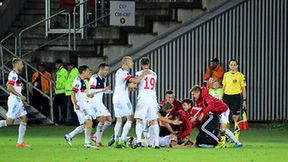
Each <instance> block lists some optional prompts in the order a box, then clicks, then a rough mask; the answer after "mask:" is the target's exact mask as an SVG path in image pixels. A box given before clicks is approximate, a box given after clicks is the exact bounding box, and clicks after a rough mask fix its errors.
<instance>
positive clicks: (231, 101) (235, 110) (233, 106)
mask: <svg viewBox="0 0 288 162" xmlns="http://www.w3.org/2000/svg"><path fill="white" fill-rule="evenodd" d="M223 101H224V102H225V103H226V104H227V106H228V107H229V109H230V112H232V114H233V115H240V114H241V108H242V97H241V95H240V94H237V95H226V94H224V96H223Z"/></svg>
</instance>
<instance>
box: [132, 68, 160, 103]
mask: <svg viewBox="0 0 288 162" xmlns="http://www.w3.org/2000/svg"><path fill="white" fill-rule="evenodd" d="M142 73H143V70H141V71H138V72H136V77H139V76H140V75H141V74H142ZM156 83H157V74H156V73H155V72H154V71H152V70H150V74H148V75H146V76H145V77H144V78H143V79H141V81H140V82H139V85H138V99H139V98H142V97H143V98H146V99H147V98H152V99H157V96H156Z"/></svg>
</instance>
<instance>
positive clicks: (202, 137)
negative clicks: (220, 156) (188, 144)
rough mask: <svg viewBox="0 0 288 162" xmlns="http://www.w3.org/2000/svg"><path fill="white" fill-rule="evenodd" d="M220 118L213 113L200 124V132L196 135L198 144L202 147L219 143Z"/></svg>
mask: <svg viewBox="0 0 288 162" xmlns="http://www.w3.org/2000/svg"><path fill="white" fill-rule="evenodd" d="M218 134H219V118H218V116H217V115H215V114H211V115H209V116H208V118H206V119H205V120H204V122H203V123H201V125H200V126H199V133H198V135H197V137H196V146H197V147H201V148H213V147H215V146H217V145H218V141H219V138H218Z"/></svg>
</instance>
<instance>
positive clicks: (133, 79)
mask: <svg viewBox="0 0 288 162" xmlns="http://www.w3.org/2000/svg"><path fill="white" fill-rule="evenodd" d="M148 74H150V71H149V70H143V72H142V74H141V75H140V76H139V77H136V78H130V79H129V82H132V83H135V84H138V83H139V82H140V81H141V79H143V78H144V77H145V76H146V75H148Z"/></svg>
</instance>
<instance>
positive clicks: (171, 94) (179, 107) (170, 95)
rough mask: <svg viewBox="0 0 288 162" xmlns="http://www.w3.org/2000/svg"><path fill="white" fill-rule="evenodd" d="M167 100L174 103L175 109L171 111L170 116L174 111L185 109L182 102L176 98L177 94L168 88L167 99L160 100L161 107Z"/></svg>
mask: <svg viewBox="0 0 288 162" xmlns="http://www.w3.org/2000/svg"><path fill="white" fill-rule="evenodd" d="M166 102H169V103H171V104H172V105H173V109H172V110H171V111H170V112H169V115H168V116H171V115H173V114H174V113H176V112H178V110H183V108H182V104H181V102H180V101H178V100H177V99H176V98H175V94H174V92H173V91H172V90H167V91H166V92H165V99H164V100H162V101H160V102H159V105H160V107H162V106H163V104H164V103H166Z"/></svg>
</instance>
